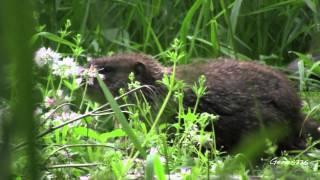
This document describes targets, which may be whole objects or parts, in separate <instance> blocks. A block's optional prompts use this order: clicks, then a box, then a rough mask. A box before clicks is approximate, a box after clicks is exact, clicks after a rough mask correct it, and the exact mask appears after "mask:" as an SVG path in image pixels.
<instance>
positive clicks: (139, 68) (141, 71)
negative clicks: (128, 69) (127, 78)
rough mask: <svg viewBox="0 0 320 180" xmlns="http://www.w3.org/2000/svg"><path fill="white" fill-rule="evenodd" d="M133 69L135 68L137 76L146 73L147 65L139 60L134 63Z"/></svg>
mask: <svg viewBox="0 0 320 180" xmlns="http://www.w3.org/2000/svg"><path fill="white" fill-rule="evenodd" d="M133 69H134V74H135V75H136V76H139V75H142V74H145V72H146V66H145V65H144V64H143V63H141V62H137V63H136V64H135V65H134V67H133Z"/></svg>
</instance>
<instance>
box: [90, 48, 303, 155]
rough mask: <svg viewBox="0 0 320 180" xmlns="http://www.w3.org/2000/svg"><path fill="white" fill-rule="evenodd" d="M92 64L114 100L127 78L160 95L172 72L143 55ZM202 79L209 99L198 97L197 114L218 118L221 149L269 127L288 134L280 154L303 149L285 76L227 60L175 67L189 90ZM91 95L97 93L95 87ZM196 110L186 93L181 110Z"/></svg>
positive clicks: (192, 98)
mask: <svg viewBox="0 0 320 180" xmlns="http://www.w3.org/2000/svg"><path fill="white" fill-rule="evenodd" d="M91 64H92V65H95V66H96V67H97V68H98V69H100V73H103V74H104V75H105V80H104V82H105V83H106V84H107V85H108V87H109V88H110V90H111V92H112V93H113V94H114V95H116V94H117V92H118V90H119V88H125V87H127V82H128V75H129V73H130V72H134V73H135V76H136V79H137V80H138V81H140V82H141V84H146V85H152V86H153V87H155V89H158V90H159V91H164V90H163V88H162V87H161V85H159V84H158V83H157V82H156V81H157V80H161V79H162V76H163V74H164V73H170V71H171V69H170V68H165V67H163V66H161V65H160V64H159V63H158V62H157V61H156V60H154V59H153V58H152V57H150V56H146V55H143V54H120V55H114V56H111V57H104V58H99V59H96V60H94V61H92V62H91ZM202 74H204V75H205V76H206V79H207V83H206V86H207V94H206V95H205V96H204V97H202V99H201V101H200V104H199V109H198V111H199V112H208V113H214V114H217V115H219V117H220V118H219V120H218V121H217V123H216V124H215V125H214V127H215V131H216V137H217V145H218V146H219V147H224V148H225V149H226V150H228V149H232V148H234V146H235V145H237V144H238V143H239V142H240V140H241V139H242V138H243V137H244V136H246V135H248V134H250V133H252V132H254V131H256V130H257V129H261V128H262V127H265V126H267V127H271V126H273V125H281V126H283V127H285V129H286V130H287V131H290V134H289V135H287V136H286V138H285V139H284V140H283V141H279V142H278V145H279V148H280V149H299V148H303V147H304V145H305V143H304V138H303V137H300V136H299V130H300V128H301V125H302V121H303V116H302V115H301V113H300V108H301V101H300V99H299V97H298V95H297V93H296V92H295V89H294V88H292V86H291V84H290V82H289V81H288V79H287V78H286V77H285V76H284V75H283V74H281V73H280V72H278V71H276V70H273V69H271V68H269V67H267V66H263V65H259V64H256V63H253V62H242V61H235V60H230V59H218V60H214V61H210V62H207V63H198V64H191V65H190V64H189V65H181V66H177V71H176V77H177V79H180V80H184V81H185V82H186V83H187V84H190V85H192V84H193V83H194V82H195V81H196V80H197V79H198V77H199V76H200V75H202ZM89 89H91V90H93V91H94V92H98V91H99V90H98V89H99V87H98V86H97V85H94V86H93V87H91V88H89ZM163 94H165V92H164V93H163ZM194 104H195V96H194V94H193V93H192V92H191V91H190V90H186V94H185V105H186V106H189V107H193V106H194ZM207 129H208V130H210V127H208V128H207Z"/></svg>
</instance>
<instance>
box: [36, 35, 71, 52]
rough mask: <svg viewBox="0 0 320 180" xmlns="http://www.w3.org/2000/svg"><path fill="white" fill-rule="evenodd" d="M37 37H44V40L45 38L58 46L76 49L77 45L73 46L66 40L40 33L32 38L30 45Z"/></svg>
mask: <svg viewBox="0 0 320 180" xmlns="http://www.w3.org/2000/svg"><path fill="white" fill-rule="evenodd" d="M38 37H44V38H47V39H49V40H51V41H54V42H57V43H60V44H64V45H67V46H69V47H70V48H76V47H77V45H75V44H73V43H72V42H70V41H68V40H65V39H63V38H61V37H59V36H57V35H55V34H52V33H50V32H40V33H37V34H35V35H34V36H33V37H32V43H35V41H36V40H37V39H38Z"/></svg>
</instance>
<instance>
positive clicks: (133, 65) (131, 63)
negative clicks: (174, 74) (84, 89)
mask: <svg viewBox="0 0 320 180" xmlns="http://www.w3.org/2000/svg"><path fill="white" fill-rule="evenodd" d="M89 66H94V67H95V68H96V69H97V70H98V72H99V74H102V75H103V81H104V82H105V84H106V85H107V86H108V87H109V89H110V91H111V93H112V94H113V95H118V91H119V89H120V88H125V89H126V88H127V87H128V86H127V85H128V83H129V79H128V77H129V74H130V73H131V72H133V73H134V75H135V80H137V81H139V82H140V83H141V84H142V85H155V83H156V80H159V79H161V77H162V75H163V69H164V68H163V67H162V66H161V65H160V64H159V63H158V62H157V61H156V60H155V59H153V58H152V57H150V56H147V55H143V54H118V55H113V56H110V57H102V58H98V59H94V60H92V61H91V62H90V64H89ZM90 91H91V94H92V93H101V90H100V87H99V84H98V83H97V80H94V83H93V85H91V86H89V92H90Z"/></svg>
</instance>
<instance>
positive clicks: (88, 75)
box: [82, 65, 104, 85]
mask: <svg viewBox="0 0 320 180" xmlns="http://www.w3.org/2000/svg"><path fill="white" fill-rule="evenodd" d="M97 74H98V70H97V68H96V67H95V66H93V65H91V66H90V67H89V69H84V70H83V71H82V76H83V77H84V78H85V79H86V81H87V83H88V84H89V85H93V82H94V79H95V78H96V77H97ZM99 77H100V78H101V79H104V75H103V74H99Z"/></svg>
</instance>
